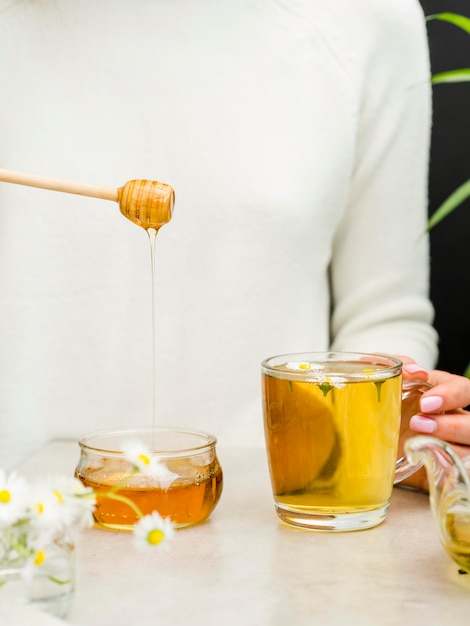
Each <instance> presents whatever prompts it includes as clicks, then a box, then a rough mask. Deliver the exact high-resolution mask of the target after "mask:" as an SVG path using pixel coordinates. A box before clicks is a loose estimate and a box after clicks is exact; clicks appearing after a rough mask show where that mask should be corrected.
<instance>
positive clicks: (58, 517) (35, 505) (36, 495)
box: [31, 484, 71, 531]
mask: <svg viewBox="0 0 470 626" xmlns="http://www.w3.org/2000/svg"><path fill="white" fill-rule="evenodd" d="M70 520H71V515H70V512H69V511H68V510H67V508H66V507H64V499H63V497H62V494H61V493H60V492H58V491H55V490H53V489H50V488H49V487H46V486H45V485H42V484H39V485H36V486H35V487H34V488H33V493H32V497H31V521H32V523H33V524H34V525H35V526H39V527H44V528H49V529H51V531H52V529H56V528H58V527H59V526H61V525H66V524H68V523H69V522H70Z"/></svg>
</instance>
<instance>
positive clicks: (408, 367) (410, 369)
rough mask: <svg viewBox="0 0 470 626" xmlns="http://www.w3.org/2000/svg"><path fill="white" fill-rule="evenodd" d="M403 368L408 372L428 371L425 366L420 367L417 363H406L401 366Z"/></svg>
mask: <svg viewBox="0 0 470 626" xmlns="http://www.w3.org/2000/svg"><path fill="white" fill-rule="evenodd" d="M403 369H404V370H405V371H406V372H408V374H416V372H424V373H425V374H427V373H428V370H427V369H426V368H425V367H421V365H418V364H417V363H408V364H407V365H404V366H403Z"/></svg>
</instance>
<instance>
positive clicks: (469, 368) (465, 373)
mask: <svg viewBox="0 0 470 626" xmlns="http://www.w3.org/2000/svg"><path fill="white" fill-rule="evenodd" d="M463 375H464V376H466V377H467V378H470V363H469V364H468V365H467V369H466V370H465V372H464V373H463Z"/></svg>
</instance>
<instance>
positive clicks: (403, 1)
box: [0, 0, 436, 466]
mask: <svg viewBox="0 0 470 626" xmlns="http://www.w3.org/2000/svg"><path fill="white" fill-rule="evenodd" d="M0 59H1V61H0V80H1V93H2V97H1V100H0V167H1V168H8V169H12V170H22V171H26V172H32V173H36V174H43V175H46V176H52V177H59V178H67V179H72V180H78V181H83V182H87V183H96V184H101V185H106V186H110V187H113V186H114V187H119V186H121V185H123V184H124V183H125V182H126V181H128V180H132V179H136V178H149V179H156V180H160V181H163V182H166V183H169V184H171V185H172V186H173V187H174V188H175V191H176V199H177V201H176V208H175V214H174V218H173V221H172V222H171V223H170V224H169V225H167V226H165V227H164V228H163V229H162V230H161V231H160V233H159V235H158V238H157V311H156V318H157V346H158V350H157V355H156V366H157V381H158V384H157V394H156V398H157V401H156V402H157V423H159V424H179V425H185V426H189V427H193V428H199V429H204V430H208V431H210V432H213V433H214V434H215V435H217V436H218V439H219V442H220V443H223V444H227V445H228V444H231V443H237V444H238V443H246V444H253V443H261V441H262V417H261V404H260V361H261V360H262V359H263V358H264V357H267V356H270V355H273V354H279V353H282V352H295V351H305V350H322V349H325V348H327V347H328V346H330V345H332V346H334V347H335V348H338V349H353V350H373V351H382V352H391V353H397V354H407V355H409V356H411V357H413V358H415V359H416V360H417V361H418V362H420V363H421V364H423V365H425V366H430V365H432V363H433V362H434V359H435V355H436V338H435V333H434V331H433V329H432V327H431V325H430V324H431V321H432V308H431V305H430V303H429V301H428V299H427V289H428V268H427V264H428V259H427V254H428V250H427V240H426V238H425V237H423V232H424V230H425V219H426V217H425V213H426V172H427V159H428V142H429V129H430V88H429V79H428V78H429V68H428V54H427V45H426V36H425V27H424V21H423V16H422V14H421V10H420V8H419V5H418V3H417V2H416V1H415V0H394V1H393V2H384V1H383V0H355V2H351V0H328V1H327V2H325V1H324V0H322V1H320V0H318V1H317V0H95V1H93V2H87V1H86V0H55V1H53V0H51V1H50V2H35V1H34V0H0ZM329 267H330V268H331V273H330V274H328V268H329ZM330 281H331V283H330ZM330 284H331V292H330ZM330 293H331V297H330ZM0 294H1V301H0V465H3V466H5V465H6V466H9V465H12V464H14V463H16V462H18V461H19V460H20V459H22V458H23V457H24V456H25V455H27V454H29V453H31V452H32V451H33V450H34V449H35V448H37V447H39V446H41V445H42V444H43V443H44V442H46V441H48V440H49V439H51V438H53V437H73V438H77V437H79V436H80V435H83V434H85V433H87V432H88V431H90V430H93V429H97V428H104V427H107V426H120V425H132V424H143V425H150V424H151V420H152V381H153V375H152V338H151V337H152V334H151V331H152V323H151V297H150V296H151V279H150V252H149V245H148V240H147V236H146V233H145V231H144V230H142V229H140V228H138V227H137V226H135V225H133V224H132V223H131V222H129V221H128V220H126V219H125V218H124V217H122V216H121V214H120V213H119V209H118V206H117V204H115V203H113V202H109V201H104V200H96V199H90V198H83V197H79V196H72V195H68V194H62V193H57V192H52V191H45V190H38V189H33V188H28V187H22V186H18V185H9V184H5V183H0ZM330 309H332V311H333V315H332V319H331V323H330ZM77 451H78V448H77Z"/></svg>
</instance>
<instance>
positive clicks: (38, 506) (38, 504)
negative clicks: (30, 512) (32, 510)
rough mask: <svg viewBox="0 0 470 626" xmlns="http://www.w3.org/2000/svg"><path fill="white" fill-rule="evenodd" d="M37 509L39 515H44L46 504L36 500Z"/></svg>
mask: <svg viewBox="0 0 470 626" xmlns="http://www.w3.org/2000/svg"><path fill="white" fill-rule="evenodd" d="M36 509H37V510H38V513H39V515H42V513H44V504H43V503H42V502H36Z"/></svg>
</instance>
